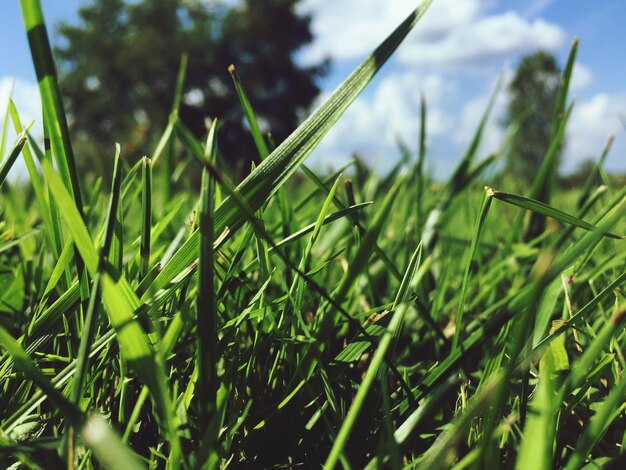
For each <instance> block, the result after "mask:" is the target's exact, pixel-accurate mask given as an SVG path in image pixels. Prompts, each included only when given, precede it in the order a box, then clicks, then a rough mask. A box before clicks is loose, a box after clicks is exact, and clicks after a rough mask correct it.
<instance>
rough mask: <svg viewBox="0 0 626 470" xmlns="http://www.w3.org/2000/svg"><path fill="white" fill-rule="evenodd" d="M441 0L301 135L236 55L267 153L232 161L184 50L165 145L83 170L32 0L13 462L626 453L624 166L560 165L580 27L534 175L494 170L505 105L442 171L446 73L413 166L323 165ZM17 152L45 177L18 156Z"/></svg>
mask: <svg viewBox="0 0 626 470" xmlns="http://www.w3.org/2000/svg"><path fill="white" fill-rule="evenodd" d="M429 3H430V2H425V3H424V4H423V5H422V6H421V7H419V8H418V9H417V10H416V11H415V12H414V13H413V14H412V15H410V16H409V18H407V20H406V21H405V22H403V23H402V24H401V25H400V26H399V27H398V29H397V30H396V31H395V32H393V33H392V34H391V35H390V36H389V38H388V39H387V40H385V41H384V42H383V43H382V44H381V46H380V47H379V48H378V49H376V51H374V53H373V54H372V55H371V56H370V57H369V58H367V59H366V60H365V61H364V62H363V64H362V65H361V66H359V67H358V68H357V69H356V70H355V71H354V73H353V74H352V75H350V77H348V79H347V80H346V81H345V82H344V84H343V85H341V86H340V87H339V88H338V90H337V91H336V92H335V93H334V94H333V95H331V97H330V98H329V100H328V101H327V102H326V103H325V104H323V105H322V106H321V107H320V108H319V109H318V110H317V111H315V112H314V113H313V114H312V115H311V116H310V117H309V118H308V119H307V120H305V121H304V122H303V123H302V125H301V126H300V127H299V128H298V129H297V130H296V131H295V132H294V133H293V134H292V135H291V136H290V137H289V138H288V139H287V140H286V141H285V142H283V143H280V144H279V145H278V146H274V144H273V143H272V142H271V139H269V138H267V136H264V135H262V134H261V132H260V130H259V126H258V125H257V124H256V117H255V114H254V110H253V106H252V104H251V100H249V99H248V97H247V95H246V90H245V77H239V76H238V75H237V74H236V71H235V69H234V68H231V69H230V72H231V74H232V76H233V80H234V87H235V88H236V91H237V93H238V96H239V98H240V101H241V105H242V107H243V108H244V111H245V115H246V118H247V119H248V123H249V128H250V129H251V135H250V138H251V139H253V140H254V142H255V144H256V147H257V150H258V152H259V157H260V159H261V160H262V163H261V164H260V165H259V166H258V167H256V168H254V169H253V171H252V172H251V173H250V175H249V176H248V177H247V178H246V179H245V180H244V181H243V182H242V183H241V184H239V185H238V186H235V185H234V184H233V183H232V182H231V181H230V178H229V176H228V174H227V173H226V172H225V171H224V168H223V165H221V164H220V161H221V156H220V154H219V125H220V124H219V121H213V122H212V123H211V125H210V128H209V129H207V138H206V140H204V141H200V140H198V139H197V138H196V137H195V136H194V135H193V134H191V133H190V132H189V131H188V129H187V128H186V127H185V125H184V124H183V122H182V121H180V120H179V119H178V106H179V103H180V97H181V95H182V90H183V82H184V77H185V67H186V63H187V59H186V58H185V57H184V58H183V60H181V67H180V71H179V75H178V76H179V79H178V84H177V94H176V99H175V102H174V104H173V108H172V112H171V117H170V121H169V124H168V126H167V128H166V129H165V130H164V131H163V134H162V137H161V139H160V140H159V144H158V146H157V148H156V149H155V151H154V152H153V154H152V155H148V157H149V158H145V159H142V160H140V161H139V162H137V163H136V164H134V165H132V166H131V165H130V164H129V163H128V162H127V161H125V158H124V157H125V156H124V155H121V154H120V150H119V148H117V152H116V148H115V146H114V145H113V144H112V145H111V155H112V156H113V155H115V162H116V165H115V170H114V174H113V175H99V178H98V179H97V180H95V181H94V180H93V179H88V178H87V177H79V176H80V175H77V174H75V170H73V168H74V164H73V158H74V157H73V154H72V151H71V141H70V138H69V134H68V132H67V127H66V125H65V117H64V114H63V109H62V107H61V106H59V103H60V102H61V101H60V99H61V97H60V94H59V90H58V88H57V87H56V81H55V79H54V77H53V76H52V75H51V73H52V71H53V69H54V67H53V64H50V63H49V62H47V61H48V60H49V59H48V56H47V55H46V54H42V53H41V51H42V50H45V49H46V47H48V46H47V37H46V35H45V30H43V29H42V25H43V24H44V23H43V18H42V16H41V9H40V6H39V2H38V1H36V0H23V1H22V8H23V14H24V18H25V24H26V28H27V30H28V31H29V32H31V31H32V30H33V29H35V30H36V34H35V33H32V34H30V35H29V37H30V39H31V41H32V42H31V48H32V49H33V51H34V52H33V60H34V62H35V65H36V69H37V70H38V73H39V74H40V76H39V77H38V78H39V82H40V91H41V94H42V102H43V111H44V122H45V123H46V126H45V132H46V138H47V139H49V140H50V143H51V145H50V146H49V148H48V147H47V146H46V147H44V150H43V151H41V150H40V147H39V145H37V143H36V142H35V141H33V140H30V139H28V137H27V132H26V131H24V129H23V127H22V123H21V122H20V120H19V114H18V110H17V109H15V107H14V106H13V105H12V103H9V109H8V111H7V116H10V119H11V121H12V125H13V126H14V128H15V130H16V132H17V133H18V134H19V137H18V139H17V141H16V142H15V143H14V144H13V146H8V151H7V153H6V155H4V156H3V159H2V163H0V184H1V185H2V197H1V198H0V214H2V219H1V221H0V349H1V351H2V354H3V355H2V356H1V357H0V387H1V390H2V393H1V394H0V404H1V409H2V410H3V412H2V415H1V416H0V461H2V462H3V463H5V464H6V466H7V467H8V466H10V465H15V467H14V468H18V465H22V466H23V467H25V468H63V467H69V468H99V467H98V465H102V466H104V467H108V468H143V467H146V466H151V467H153V468H202V467H203V468H217V467H232V468H238V467H240V466H244V465H246V466H249V467H255V468H269V467H281V468H292V467H293V468H295V467H303V468H315V467H321V466H325V467H327V468H333V467H339V466H343V467H345V468H349V467H352V468H365V467H367V468H402V467H408V468H428V469H431V468H450V467H455V466H456V468H467V467H479V468H496V467H497V466H503V467H506V468H512V467H516V468H520V469H521V468H528V467H532V468H561V467H564V468H568V469H569V468H580V467H581V466H583V465H585V464H591V465H598V466H601V465H604V464H607V463H609V462H610V463H611V464H613V465H614V466H616V467H618V466H619V465H621V464H622V463H623V461H624V454H623V453H622V442H623V441H624V439H625V436H626V422H625V420H624V413H623V411H624V403H625V400H624V393H625V392H626V380H624V378H623V371H624V368H625V367H626V358H625V357H624V354H623V347H624V331H623V326H622V321H623V317H624V315H625V312H626V310H625V307H624V305H625V304H624V299H623V294H622V290H621V289H622V286H623V283H624V281H625V280H626V270H625V267H626V255H625V252H624V250H623V243H624V242H623V238H622V235H623V234H624V233H626V230H625V228H626V224H624V222H623V214H624V205H625V204H626V202H625V201H626V190H625V189H623V188H617V187H612V185H611V181H610V180H608V179H607V178H606V177H605V175H604V173H603V172H602V171H600V170H599V169H598V170H596V171H594V173H593V174H592V175H590V182H589V183H588V184H586V185H585V187H584V188H581V189H580V190H577V191H574V192H569V193H565V192H563V191H561V190H560V189H559V188H558V187H557V186H556V185H555V182H554V180H555V178H554V175H555V174H556V170H557V168H556V162H557V159H556V158H555V155H556V154H555V152H556V150H557V149H559V148H560V147H561V144H562V142H561V140H562V138H563V135H564V130H565V128H566V124H567V118H568V115H569V110H571V105H569V107H568V97H567V89H568V84H569V80H570V76H571V70H572V67H573V61H574V58H575V54H576V47H577V43H574V45H573V47H572V52H571V54H570V61H569V62H568V66H567V67H566V69H565V72H564V74H563V81H562V83H563V86H562V92H561V94H560V98H559V100H558V103H557V110H556V112H555V120H554V133H553V141H552V145H551V147H550V149H546V152H547V157H546V160H545V163H544V165H543V166H542V168H541V169H540V171H539V172H538V175H537V178H536V180H535V183H534V185H533V186H532V187H530V188H528V190H527V191H523V194H518V193H517V192H514V191H511V190H510V189H509V188H510V187H511V184H510V179H508V178H507V177H506V176H490V175H491V174H492V173H493V172H491V173H489V172H488V171H487V170H489V169H490V167H491V166H492V164H493V163H494V162H495V161H496V160H497V159H498V158H499V157H500V153H504V151H505V150H506V144H507V142H506V141H505V142H504V143H503V146H502V148H501V150H500V152H499V153H498V154H495V155H491V156H486V157H484V158H483V156H482V155H481V154H480V143H481V140H482V134H483V129H484V128H485V125H486V122H487V120H488V119H489V116H490V111H491V107H492V104H490V105H489V106H488V107H487V109H486V110H485V113H484V115H483V116H482V117H481V116H477V123H476V126H477V130H476V133H475V135H474V138H473V140H472V142H471V143H470V144H469V146H468V149H467V151H466V152H465V154H464V155H463V156H462V157H461V159H460V160H459V163H458V166H457V167H456V169H455V170H454V171H453V172H452V176H451V177H450V178H449V180H448V181H445V182H434V181H432V180H431V179H430V178H429V176H428V175H427V174H426V173H425V172H424V167H425V165H424V161H425V160H427V159H428V158H430V156H429V155H428V152H427V148H426V138H427V128H428V127H427V122H426V119H427V112H426V109H427V107H426V105H427V99H428V97H425V98H424V99H423V100H422V113H421V116H422V126H421V130H420V129H416V136H417V137H418V138H419V142H420V145H419V152H418V154H417V155H411V156H410V158H409V159H408V160H406V161H404V162H400V163H399V164H398V165H397V166H396V167H395V168H393V169H392V171H391V173H390V175H391V176H388V177H383V176H380V175H377V174H375V173H372V172H370V171H369V170H368V169H367V168H365V167H364V166H363V164H362V163H360V162H358V161H354V162H351V163H350V164H349V165H347V166H346V167H344V168H341V169H340V170H338V171H337V172H335V173H333V174H330V175H325V176H322V175H318V174H316V173H315V172H313V171H312V170H310V169H309V168H307V167H306V166H304V165H303V162H304V160H305V159H306V157H307V156H308V155H309V154H310V153H311V152H312V150H313V149H314V148H315V147H316V145H317V144H318V143H319V142H320V140H321V139H322V138H323V137H324V135H325V134H326V133H327V132H328V131H329V130H330V129H331V128H332V126H333V125H334V123H335V122H336V121H337V120H338V119H339V118H340V117H341V115H342V114H343V112H344V111H345V110H346V109H347V107H348V106H349V105H350V104H351V103H352V101H353V100H354V99H355V98H356V97H357V96H358V95H359V93H360V92H361V91H362V90H363V88H364V87H365V86H366V85H367V84H368V82H369V81H370V80H371V79H372V77H373V76H374V75H375V74H376V73H377V71H378V70H379V69H380V67H382V65H383V64H384V62H385V60H387V59H388V58H389V56H390V55H391V54H392V53H393V51H394V50H395V49H396V48H397V47H398V46H399V45H400V43H401V42H402V40H403V38H404V37H405V36H406V34H408V33H409V31H410V30H411V29H412V28H413V27H414V26H415V24H416V23H417V22H418V20H420V19H421V17H422V15H423V14H424V12H425V11H426V9H427V8H428V6H429ZM422 21H428V17H426V18H424V19H423V20H422ZM42 31H43V32H42ZM498 90H499V86H498V87H496V90H495V91H494V99H495V96H496V95H497V93H498ZM491 103H493V100H492V102H491ZM516 125H522V124H520V123H517V124H516ZM510 131H511V132H514V131H515V125H514V126H512V128H511V129H510ZM4 132H5V135H4V136H3V137H2V140H3V141H5V140H6V139H8V137H7V135H6V132H7V131H6V126H5V131H4ZM609 147H610V143H609V144H607V149H606V152H608V148H609ZM168 149H173V150H174V151H175V152H179V153H180V155H181V156H182V160H183V162H182V163H181V165H186V166H189V167H191V168H195V169H197V171H198V172H201V173H202V184H201V188H200V192H199V194H196V193H194V192H193V191H189V190H187V189H181V188H180V185H177V183H176V181H175V179H174V173H176V171H172V168H173V165H174V160H173V159H171V155H170V151H169V150H168ZM606 152H605V153H604V154H603V157H602V158H601V161H603V160H604V158H605V156H606ZM17 158H24V160H25V162H26V164H27V169H28V174H29V178H30V180H29V182H28V184H22V185H16V184H14V183H12V182H11V181H10V180H7V179H6V175H7V173H8V171H9V170H10V168H11V167H12V166H13V164H14V163H15V161H16V159H17ZM77 158H78V157H77ZM36 160H38V163H37V164H36ZM38 165H39V166H40V167H41V168H42V173H41V174H40V173H39V171H38V169H37V166H38ZM103 181H111V182H112V184H111V186H110V189H109V188H107V187H106V186H107V185H105V184H103ZM487 185H488V187H486V186H487ZM492 188H495V189H492ZM507 191H510V192H507ZM618 468H619V467H618Z"/></svg>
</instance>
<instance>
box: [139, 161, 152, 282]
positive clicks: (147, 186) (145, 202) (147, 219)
mask: <svg viewBox="0 0 626 470" xmlns="http://www.w3.org/2000/svg"><path fill="white" fill-rule="evenodd" d="M141 182H142V185H141V213H142V218H141V244H140V248H139V252H140V253H141V269H140V271H139V279H140V281H141V280H142V279H143V278H144V277H146V274H148V271H150V231H151V230H152V162H151V161H150V159H149V158H147V157H144V158H143V160H142V165H141Z"/></svg>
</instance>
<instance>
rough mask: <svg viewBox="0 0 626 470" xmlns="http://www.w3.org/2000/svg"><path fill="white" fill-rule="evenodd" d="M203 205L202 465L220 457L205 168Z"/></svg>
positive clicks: (212, 137) (210, 183)
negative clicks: (218, 448)
mask: <svg viewBox="0 0 626 470" xmlns="http://www.w3.org/2000/svg"><path fill="white" fill-rule="evenodd" d="M216 133H217V121H213V125H212V126H211V129H210V130H209V135H208V137H207V143H206V160H207V162H208V163H214V162H215V158H216V155H217V135H216ZM201 188H202V189H201V195H200V199H201V205H200V225H199V231H200V246H199V253H200V257H199V260H198V271H199V275H198V299H197V303H198V310H197V315H198V318H197V324H198V333H197V335H198V336H197V342H198V350H197V355H196V361H197V367H198V372H199V373H198V384H197V389H198V399H199V407H198V409H199V416H198V419H199V429H201V430H202V432H203V435H202V436H201V437H200V439H201V441H200V448H199V452H200V455H201V460H202V464H203V465H204V462H205V461H207V462H208V461H212V460H213V459H215V458H216V455H217V437H218V431H219V429H218V426H219V422H218V420H217V414H216V412H217V404H216V400H217V388H218V384H217V362H218V353H217V317H218V312H217V302H216V298H215V270H214V263H215V259H214V255H213V253H214V252H213V242H214V232H213V205H214V196H215V180H214V179H213V178H212V177H210V176H209V172H208V171H207V170H206V169H203V170H202V187H201Z"/></svg>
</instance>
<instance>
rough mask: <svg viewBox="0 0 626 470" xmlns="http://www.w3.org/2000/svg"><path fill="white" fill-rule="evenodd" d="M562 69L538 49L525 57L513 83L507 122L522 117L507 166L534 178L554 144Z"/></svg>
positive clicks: (514, 121) (516, 173)
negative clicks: (551, 144) (554, 120)
mask: <svg viewBox="0 0 626 470" xmlns="http://www.w3.org/2000/svg"><path fill="white" fill-rule="evenodd" d="M560 77H561V72H560V70H559V67H558V65H557V62H556V59H555V58H554V56H553V55H551V54H548V53H546V52H543V51H538V52H536V53H534V54H532V55H527V56H525V57H523V58H522V60H521V62H520V64H519V66H518V68H517V70H516V72H515V76H514V78H513V80H512V81H511V84H510V85H509V92H510V95H511V100H510V102H509V106H508V113H507V118H506V123H507V124H511V123H516V122H518V121H520V120H521V121H522V123H523V124H522V126H521V127H520V128H519V130H518V132H517V133H516V134H515V135H514V136H513V139H512V141H511V145H510V148H509V153H508V155H507V169H508V170H509V171H510V172H512V173H513V174H515V175H516V176H518V177H521V178H524V179H525V180H526V181H527V182H532V180H533V179H534V175H535V173H536V172H537V170H538V169H539V167H540V166H541V162H542V161H543V158H544V156H545V154H546V152H547V150H548V147H549V146H550V139H551V135H552V125H553V116H554V107H555V105H556V97H557V94H558V90H559V83H560Z"/></svg>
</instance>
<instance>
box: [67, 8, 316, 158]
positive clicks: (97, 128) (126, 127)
mask: <svg viewBox="0 0 626 470" xmlns="http://www.w3.org/2000/svg"><path fill="white" fill-rule="evenodd" d="M298 1H299V0H240V1H238V2H236V3H234V4H233V2H225V1H220V0H216V1H212V2H207V1H201V0H140V1H132V2H130V1H123V0H97V1H91V2H90V3H88V4H87V5H85V6H84V7H82V8H81V9H80V11H79V21H78V22H77V24H61V25H60V26H59V27H58V35H57V47H56V49H55V53H56V56H57V60H58V62H59V65H60V67H59V68H60V77H61V78H60V81H61V86H62V89H63V94H64V96H65V98H66V100H67V102H66V105H67V107H68V111H69V115H70V118H71V123H70V125H71V131H72V133H73V134H74V135H73V137H74V142H75V144H77V146H78V148H79V151H82V153H87V154H88V155H84V156H83V157H82V158H81V160H82V162H83V164H87V165H88V166H89V165H93V164H94V163H95V164H97V162H92V161H91V160H92V159H94V158H95V159H96V160H98V159H103V160H104V161H105V162H106V161H107V160H110V159H112V152H111V151H110V149H111V148H112V144H113V142H116V141H117V142H121V143H123V144H125V145H126V146H127V149H129V150H131V153H132V151H134V150H136V151H137V152H138V153H147V152H149V151H150V149H151V148H150V147H149V146H148V145H150V144H154V139H156V138H157V137H158V135H159V132H161V131H162V130H163V128H164V127H165V125H166V123H167V119H168V115H169V111H170V109H171V105H172V101H173V97H174V90H175V83H176V75H177V71H178V67H179V63H180V59H181V56H182V54H183V53H186V54H187V55H188V69H187V78H186V81H185V89H184V98H183V101H182V106H181V110H180V116H181V118H182V120H183V122H184V123H185V124H186V125H187V126H188V127H189V128H190V129H191V130H192V131H193V132H194V133H195V134H196V135H202V134H203V133H204V132H205V124H204V121H205V118H206V117H217V118H219V119H220V120H221V121H222V123H223V127H222V129H221V131H220V149H221V150H222V153H223V155H224V156H225V158H226V159H227V160H228V161H229V162H230V163H231V164H234V163H236V162H250V161H251V160H254V159H256V157H257V155H256V151H255V148H254V145H253V142H252V140H251V138H250V137H249V136H248V135H246V133H247V131H246V126H245V124H244V118H243V111H242V110H241V106H240V105H239V102H238V100H237V95H236V92H235V89H234V87H233V85H232V81H231V78H230V76H229V74H228V71H227V69H228V66H229V65H230V64H235V65H236V67H237V70H238V73H239V75H240V76H241V77H242V79H243V81H244V83H245V85H246V88H247V91H248V94H249V96H250V99H251V101H252V105H253V107H254V109H255V111H256V113H257V114H258V117H259V118H260V122H261V123H262V124H263V127H264V129H263V130H265V131H271V133H272V135H273V137H274V139H275V140H276V141H278V142H279V141H281V140H282V139H284V138H285V137H286V136H287V135H288V134H289V133H290V132H291V131H292V130H293V129H294V128H295V126H296V125H297V121H298V116H299V115H300V113H301V112H302V111H303V110H305V109H306V108H308V107H309V106H310V104H311V103H312V101H313V99H314V98H315V97H316V96H317V94H318V92H319V88H318V86H317V84H316V80H317V79H318V78H319V77H321V76H322V74H323V73H324V72H325V70H326V66H327V63H326V62H322V63H319V64H316V65H313V66H301V65H300V64H298V63H297V61H296V60H295V53H296V52H297V51H298V50H299V49H300V48H302V47H303V46H306V45H307V44H308V43H310V42H311V41H312V39H313V37H312V34H311V31H310V17H308V16H304V15H299V14H298V12H297V11H296V5H297V3H298ZM104 149H106V150H104ZM137 156H139V155H138V154H137ZM104 166H105V167H108V166H109V165H108V164H106V163H105V164H104Z"/></svg>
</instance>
